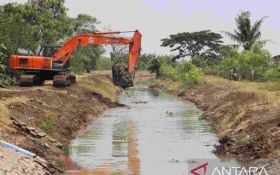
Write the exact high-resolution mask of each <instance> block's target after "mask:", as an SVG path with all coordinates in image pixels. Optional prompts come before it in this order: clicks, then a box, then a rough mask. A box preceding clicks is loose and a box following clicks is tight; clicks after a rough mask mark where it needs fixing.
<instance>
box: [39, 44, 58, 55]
mask: <svg viewBox="0 0 280 175" xmlns="http://www.w3.org/2000/svg"><path fill="white" fill-rule="evenodd" d="M60 47H61V46H52V45H46V46H44V47H43V56H44V57H53V56H54V54H55V53H56V52H57V50H58V49H59V48H60Z"/></svg>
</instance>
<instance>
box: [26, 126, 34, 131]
mask: <svg viewBox="0 0 280 175" xmlns="http://www.w3.org/2000/svg"><path fill="white" fill-rule="evenodd" d="M27 129H28V130H29V131H35V128H33V127H27Z"/></svg>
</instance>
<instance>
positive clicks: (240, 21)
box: [224, 11, 266, 50]
mask: <svg viewBox="0 0 280 175" xmlns="http://www.w3.org/2000/svg"><path fill="white" fill-rule="evenodd" d="M250 15H251V13H250V12H249V11H246V12H241V13H240V14H239V15H238V16H237V17H236V19H235V22H236V25H237V29H236V30H234V33H230V32H224V33H225V34H226V35H228V36H229V37H230V38H231V39H233V40H234V41H237V42H238V43H239V44H241V45H242V47H243V48H244V50H250V49H251V47H252V46H253V44H254V43H255V42H257V41H259V39H260V37H261V32H260V27H261V25H262V23H263V21H264V19H265V18H266V17H263V18H261V19H260V20H257V21H256V22H255V23H254V25H253V26H251V20H250Z"/></svg>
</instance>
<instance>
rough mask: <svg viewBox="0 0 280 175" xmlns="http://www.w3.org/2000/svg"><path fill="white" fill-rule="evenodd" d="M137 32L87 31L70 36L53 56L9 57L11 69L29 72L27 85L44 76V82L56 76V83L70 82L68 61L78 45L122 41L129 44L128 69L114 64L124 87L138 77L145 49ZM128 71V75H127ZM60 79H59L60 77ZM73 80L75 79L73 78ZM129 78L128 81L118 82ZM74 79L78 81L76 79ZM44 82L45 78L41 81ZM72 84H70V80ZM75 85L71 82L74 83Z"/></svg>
mask: <svg viewBox="0 0 280 175" xmlns="http://www.w3.org/2000/svg"><path fill="white" fill-rule="evenodd" d="M133 32H134V35H133V37H132V38H125V37H117V36H115V35H116V34H120V33H127V32H119V31H116V32H114V31H112V32H111V31H109V32H92V33H86V34H79V35H76V36H74V37H71V38H70V39H68V40H67V41H66V42H65V43H64V44H63V45H62V47H60V48H59V49H58V50H57V52H56V53H55V54H54V56H53V57H49V56H48V57H44V56H43V57H41V56H20V55H12V56H11V57H10V59H9V68H10V70H14V71H18V70H21V71H25V72H26V74H27V75H26V76H23V77H24V79H25V80H26V81H27V84H32V82H30V81H31V80H32V81H34V79H35V78H36V79H40V80H42V81H44V80H45V79H53V80H54V83H55V82H60V83H59V84H61V82H62V84H63V85H64V84H66V83H65V82H64V81H67V80H68V79H67V78H68V77H66V78H65V77H64V76H62V75H61V74H63V73H64V72H65V71H67V66H69V64H67V63H68V62H69V60H70V59H71V56H72V54H73V53H74V51H75V49H76V48H79V47H82V46H85V45H89V44H96V45H104V44H105V45H106V44H118V45H129V53H128V68H127V70H126V68H123V67H122V66H120V65H119V64H114V65H113V67H112V69H113V71H112V72H113V80H114V84H116V85H118V86H122V87H124V88H126V87H129V86H132V84H133V83H132V81H133V79H134V74H135V70H136V67H137V62H138V59H139V55H140V51H141V37H142V35H141V33H140V32H139V31H138V30H136V31H133ZM126 74H127V75H126ZM55 76H56V77H59V78H58V81H56V79H57V78H56V77H55ZM70 79H71V81H72V79H73V76H72V78H70ZM123 79H125V81H123V82H126V83H118V81H119V82H120V81H122V80H123ZM73 81H75V80H74V79H73ZM40 82H41V81H40ZM68 84H69V83H68ZM70 84H71V83H70Z"/></svg>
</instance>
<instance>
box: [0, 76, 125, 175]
mask: <svg viewBox="0 0 280 175" xmlns="http://www.w3.org/2000/svg"><path fill="white" fill-rule="evenodd" d="M120 91H121V90H120V89H119V88H117V87H115V86H114V85H113V84H112V80H111V76H110V72H108V71H105V72H95V73H91V74H83V75H78V76H77V84H75V85H74V86H71V87H67V88H64V89H57V88H53V87H52V85H51V84H50V83H46V85H44V86H41V87H32V88H31V87H10V88H6V89H0V128H1V130H0V140H3V141H6V142H9V143H12V144H14V145H17V146H19V147H22V148H24V149H26V150H28V151H30V152H33V153H35V154H36V155H38V156H40V157H41V158H44V159H45V160H47V161H48V162H49V165H48V166H49V169H48V171H53V172H56V173H57V174H61V173H63V162H62V161H61V160H60V158H59V157H60V156H61V155H63V154H64V153H65V152H67V145H68V143H69V142H70V141H71V140H72V139H73V138H74V137H75V136H76V135H77V134H78V132H79V131H81V130H82V129H84V128H85V127H86V126H87V125H89V124H90V123H92V122H93V121H94V120H95V119H96V117H97V116H99V114H101V113H102V112H103V111H105V110H106V109H108V108H110V107H114V106H116V105H117V104H116V103H115V101H116V99H117V95H118V94H119V92H120ZM1 152H3V153H1V155H2V154H3V155H4V154H5V150H4V149H3V150H1ZM1 155H0V156H1ZM15 155H17V156H18V157H20V158H18V159H16V158H15V159H16V160H15V159H13V161H7V159H5V157H4V156H2V157H3V158H1V159H0V165H1V163H4V164H5V166H4V169H2V167H3V166H1V167H0V170H1V171H2V172H4V173H5V171H7V172H8V171H9V170H10V172H11V170H12V169H17V168H18V167H20V165H19V164H18V163H16V162H18V161H17V160H21V157H22V156H20V155H19V154H18V153H16V154H15ZM12 157H14V156H12ZM5 161H6V162H5ZM22 162H23V164H26V161H22ZM27 164H29V163H27ZM8 166H9V169H5V167H8ZM25 166H26V165H25ZM23 167H24V166H23ZM36 168H37V169H38V171H40V172H41V173H44V172H45V171H44V170H43V168H42V167H40V165H36ZM23 169H24V168H23ZM1 171H0V172H1ZM7 172H6V173H7ZM20 172H21V173H20V174H22V173H23V174H30V172H29V171H26V172H24V171H20ZM28 172H29V173H28Z"/></svg>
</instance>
